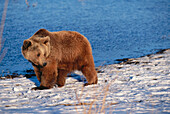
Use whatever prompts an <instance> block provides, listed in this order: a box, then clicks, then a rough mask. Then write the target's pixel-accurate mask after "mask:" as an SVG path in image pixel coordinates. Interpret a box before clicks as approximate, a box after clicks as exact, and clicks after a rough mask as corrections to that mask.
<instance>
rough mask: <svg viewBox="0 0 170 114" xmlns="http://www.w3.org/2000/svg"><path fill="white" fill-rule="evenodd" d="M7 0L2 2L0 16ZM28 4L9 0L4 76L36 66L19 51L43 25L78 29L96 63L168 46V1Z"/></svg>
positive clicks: (87, 0)
mask: <svg viewBox="0 0 170 114" xmlns="http://www.w3.org/2000/svg"><path fill="white" fill-rule="evenodd" d="M4 1H5V0H1V1H0V17H2V12H3V7H4ZM28 2H29V5H30V7H29V8H28V7H27V5H26V3H25V0H9V4H8V9H7V17H6V21H5V26H4V32H3V39H5V43H4V46H3V48H7V49H8V52H7V54H6V56H5V57H4V59H3V61H2V62H1V63H0V72H1V71H2V72H3V73H2V74H4V73H5V72H7V73H13V72H18V73H22V72H23V71H24V70H27V69H32V66H31V64H30V63H29V62H28V61H27V60H26V59H24V58H23V56H22V54H21V46H22V44H23V40H24V39H27V38H29V37H31V36H32V35H33V34H34V33H35V32H36V31H37V30H38V29H40V28H45V29H48V30H49V31H61V30H71V31H78V32H80V33H81V34H83V35H85V36H86V37H87V38H88V39H89V41H90V43H91V45H92V49H93V56H94V60H95V64H96V66H99V65H101V64H103V63H105V64H113V63H115V62H116V61H115V60H116V59H120V58H131V57H140V56H143V55H146V54H150V53H155V52H156V51H158V50H159V49H165V48H170V37H169V32H170V30H169V10H168V9H169V5H170V2H169V0H105V1H104V0H53V1H48V0H32V1H31V0H30V1H29V0H28ZM0 19H1V18H0ZM1 52H2V51H1ZM0 74H1V73H0Z"/></svg>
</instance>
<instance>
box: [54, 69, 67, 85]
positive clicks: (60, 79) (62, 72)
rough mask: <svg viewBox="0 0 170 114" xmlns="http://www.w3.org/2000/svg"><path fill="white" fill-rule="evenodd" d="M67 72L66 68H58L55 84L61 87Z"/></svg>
mask: <svg viewBox="0 0 170 114" xmlns="http://www.w3.org/2000/svg"><path fill="white" fill-rule="evenodd" d="M68 73H69V72H68V71H66V70H62V69H58V77H57V85H58V87H63V86H64V85H65V81H66V77H67V74H68Z"/></svg>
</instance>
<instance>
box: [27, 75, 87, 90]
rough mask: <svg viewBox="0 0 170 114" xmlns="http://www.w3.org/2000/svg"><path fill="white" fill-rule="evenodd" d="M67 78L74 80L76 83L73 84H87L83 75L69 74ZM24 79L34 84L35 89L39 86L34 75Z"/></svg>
mask: <svg viewBox="0 0 170 114" xmlns="http://www.w3.org/2000/svg"><path fill="white" fill-rule="evenodd" d="M69 77H71V78H73V79H76V80H77V81H75V82H83V83H84V84H85V83H87V81H86V78H85V77H84V76H83V75H79V74H75V73H70V74H68V75H67V78H69ZM26 78H28V79H29V80H30V81H32V82H34V83H35V85H36V86H37V87H39V86H40V82H39V81H38V79H37V77H36V76H35V75H34V76H31V77H26ZM66 80H67V79H66ZM66 84H67V83H66Z"/></svg>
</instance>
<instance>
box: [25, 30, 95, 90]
mask: <svg viewBox="0 0 170 114" xmlns="http://www.w3.org/2000/svg"><path fill="white" fill-rule="evenodd" d="M22 54H23V56H24V57H25V58H26V59H27V60H28V61H29V62H31V63H32V65H33V68H34V71H35V74H36V76H37V79H38V80H39V81H40V87H35V88H33V89H35V90H37V89H40V90H41V89H49V88H52V87H53V86H54V85H55V84H57V85H58V87H62V86H64V84H65V80H66V77H67V74H68V73H70V72H72V71H74V70H79V71H81V72H82V73H83V74H84V76H85V77H86V80H87V83H86V84H85V86H86V85H90V84H97V81H98V79H97V73H96V70H95V65H94V60H93V56H92V49H91V46H90V43H89V41H88V40H87V38H86V37H85V36H83V35H81V34H80V33H78V32H75V31H59V32H49V31H48V30H46V29H40V30H38V31H37V32H36V33H35V34H34V35H33V36H32V37H30V38H29V39H27V40H24V42H23V46H22Z"/></svg>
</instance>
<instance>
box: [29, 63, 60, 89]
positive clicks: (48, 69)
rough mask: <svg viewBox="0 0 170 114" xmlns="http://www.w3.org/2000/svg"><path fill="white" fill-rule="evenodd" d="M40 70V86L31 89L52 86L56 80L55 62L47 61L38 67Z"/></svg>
mask: <svg viewBox="0 0 170 114" xmlns="http://www.w3.org/2000/svg"><path fill="white" fill-rule="evenodd" d="M40 71H41V73H42V74H41V79H40V80H41V83H40V87H34V88H32V90H43V89H50V88H52V87H53V86H54V85H55V84H56V82H57V76H58V71H57V65H56V64H55V63H51V64H50V63H49V64H47V65H46V66H45V67H43V68H41V69H40Z"/></svg>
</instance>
